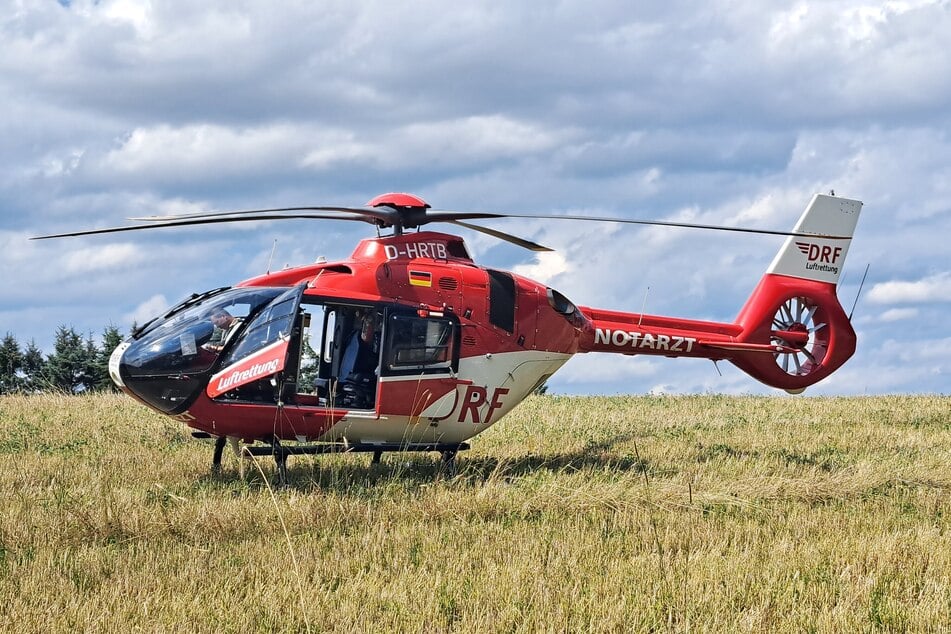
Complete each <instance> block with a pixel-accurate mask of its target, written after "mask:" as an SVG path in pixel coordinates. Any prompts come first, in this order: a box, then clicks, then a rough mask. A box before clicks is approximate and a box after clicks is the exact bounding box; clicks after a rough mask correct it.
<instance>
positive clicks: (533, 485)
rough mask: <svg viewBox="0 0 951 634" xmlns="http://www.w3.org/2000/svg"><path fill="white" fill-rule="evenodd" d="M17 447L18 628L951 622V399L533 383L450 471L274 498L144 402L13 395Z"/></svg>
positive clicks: (332, 478)
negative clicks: (642, 391) (669, 392)
mask: <svg viewBox="0 0 951 634" xmlns="http://www.w3.org/2000/svg"><path fill="white" fill-rule="evenodd" d="M0 454H2V459H3V462H2V467H0V496H2V497H0V500H2V502H0V504H2V510H0V628H2V629H3V630H4V631H11V632H12V631H16V632H29V631H33V632H40V631H43V632H47V631H57V632H60V631H82V630H85V631H122V632H126V631H149V632H152V631H161V632H177V631H197V632H219V631H221V632H232V631H234V632H236V631H290V632H299V631H308V630H309V631H315V632H322V631H432V632H440V631H465V632H476V631H477V632H496V631H532V632H534V631H559V632H560V631H585V632H586V631H606V632H623V631H635V632H636V631H644V632H646V631H691V630H694V631H757V632H759V631H788V632H801V631H819V632H844V631H876V630H882V631H948V630H951V531H949V529H951V506H949V493H951V398H948V397H870V398H841V399H831V398H793V397H788V398H784V397H775V398H759V397H744V398H736V397H723V396H697V397H650V396H644V397H614V398H588V397H585V398H578V397H555V396H545V397H534V398H531V399H529V400H528V401H526V402H525V403H524V404H522V405H521V406H520V407H519V408H517V409H516V410H515V412H513V413H512V414H510V415H509V416H508V417H506V418H505V419H503V420H502V422H501V423H499V424H498V425H496V426H495V427H494V428H492V429H490V430H489V431H488V432H486V433H485V434H483V435H481V436H479V437H477V438H476V439H475V440H474V441H473V449H472V450H471V451H469V452H466V453H464V454H461V455H460V461H459V473H458V475H457V476H456V477H454V478H441V477H439V469H438V462H437V456H436V455H435V454H419V455H416V454H413V455H406V454H402V455H397V454H387V455H385V456H384V458H383V462H382V464H379V465H370V464H369V457H368V456H367V455H365V454H364V455H358V456H325V457H319V458H312V457H301V458H291V461H290V474H289V475H290V481H291V482H290V486H289V487H288V488H286V489H283V490H280V491H276V492H274V493H272V492H271V490H270V489H269V488H268V486H267V484H266V480H265V477H263V476H266V478H267V479H270V478H271V477H272V476H273V472H274V468H273V462H272V461H271V460H269V459H268V460H262V461H261V463H260V468H261V471H258V470H257V469H256V468H254V467H253V466H252V468H251V469H249V470H248V473H247V474H246V475H245V477H244V478H242V477H240V476H239V475H238V473H237V460H236V459H235V458H233V457H230V456H228V457H227V458H226V461H225V470H224V473H223V474H222V475H220V476H217V477H211V476H210V475H209V469H208V467H209V463H210V455H211V446H210V445H208V444H205V443H200V442H197V441H193V440H191V438H190V437H189V434H188V432H187V430H186V429H185V428H184V427H182V426H181V425H180V424H178V423H175V422H173V421H171V420H169V419H165V418H163V417H161V416H158V415H156V414H153V413H151V412H150V411H148V410H146V409H144V408H142V407H140V406H138V405H136V404H134V403H133V402H131V401H130V400H129V399H127V398H125V397H121V396H113V395H98V396H90V397H67V396H52V395H50V396H34V397H4V398H2V399H0ZM262 474H263V476H262Z"/></svg>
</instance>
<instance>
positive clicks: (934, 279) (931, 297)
mask: <svg viewBox="0 0 951 634" xmlns="http://www.w3.org/2000/svg"><path fill="white" fill-rule="evenodd" d="M868 299H869V301H871V302H874V303H876V304H908V303H940V302H951V273H937V274H935V275H930V276H928V277H925V278H923V279H920V280H916V281H892V282H881V283H879V284H876V285H875V286H873V287H872V289H871V290H870V291H869V292H868Z"/></svg>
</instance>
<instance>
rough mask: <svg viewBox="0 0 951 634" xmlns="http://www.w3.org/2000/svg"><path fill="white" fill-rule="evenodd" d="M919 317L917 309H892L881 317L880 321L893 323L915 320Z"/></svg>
mask: <svg viewBox="0 0 951 634" xmlns="http://www.w3.org/2000/svg"><path fill="white" fill-rule="evenodd" d="M917 316H918V309H917V308H891V309H889V310H886V311H885V312H884V313H882V314H881V315H880V316H879V318H878V319H879V321H884V322H892V321H903V320H905V319H914V318H915V317H917Z"/></svg>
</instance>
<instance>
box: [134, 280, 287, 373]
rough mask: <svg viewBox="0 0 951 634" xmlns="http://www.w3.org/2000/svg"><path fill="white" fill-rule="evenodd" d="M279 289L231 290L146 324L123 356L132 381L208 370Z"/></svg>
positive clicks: (281, 290) (279, 291) (283, 290)
mask: <svg viewBox="0 0 951 634" xmlns="http://www.w3.org/2000/svg"><path fill="white" fill-rule="evenodd" d="M286 290H287V289H282V288H260V287H253V288H232V289H228V290H225V291H222V292H220V293H217V294H213V295H211V296H209V297H206V298H204V299H200V298H198V299H197V301H195V303H192V304H190V305H187V306H186V307H184V309H183V310H179V311H178V312H175V311H170V312H171V313H172V314H171V315H170V316H168V317H166V318H164V319H161V318H160V319H159V320H156V321H154V322H153V323H151V324H150V325H149V327H148V329H147V330H146V331H145V332H144V333H142V334H140V335H139V336H138V338H137V339H134V340H133V341H132V343H131V345H130V346H129V349H128V350H127V351H126V352H125V354H124V355H123V357H122V365H123V366H124V368H123V369H124V371H125V372H126V373H128V375H129V376H132V377H147V376H168V375H171V374H194V373H200V372H204V371H206V370H208V369H209V368H211V366H212V365H213V364H214V363H215V361H216V360H217V359H218V355H219V354H221V353H222V351H223V350H225V349H226V348H227V346H228V343H229V342H231V341H233V340H234V337H235V335H237V333H238V332H239V331H240V330H241V329H242V327H243V326H244V325H245V324H246V323H247V321H248V319H249V318H250V317H251V316H253V315H254V314H255V313H256V312H257V311H258V310H260V309H261V307H262V306H264V305H266V304H267V303H268V302H270V301H271V300H273V299H274V298H275V297H277V296H278V295H280V294H281V293H283V292H285V291H286Z"/></svg>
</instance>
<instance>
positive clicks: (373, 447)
mask: <svg viewBox="0 0 951 634" xmlns="http://www.w3.org/2000/svg"><path fill="white" fill-rule="evenodd" d="M268 442H269V443H270V445H268V446H256V447H255V446H249V447H244V452H245V453H246V454H248V455H251V456H273V457H274V463H275V465H276V466H277V482H278V484H279V485H281V486H283V485H285V484H287V458H288V457H289V456H303V455H318V454H333V453H372V454H373V459H372V462H373V463H378V462H379V461H380V458H381V457H382V456H383V453H384V452H387V451H438V452H439V453H440V454H441V455H442V469H443V473H445V474H446V475H448V476H450V477H452V476H454V475H455V474H456V454H457V453H458V452H460V451H465V450H466V449H469V444H468V443H464V442H463V443H373V444H346V445H345V444H343V443H322V444H315V445H282V444H281V441H280V440H278V439H276V438H273V439H270V440H269V441H268ZM215 447H216V449H217V443H216V444H215Z"/></svg>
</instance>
